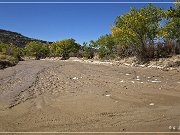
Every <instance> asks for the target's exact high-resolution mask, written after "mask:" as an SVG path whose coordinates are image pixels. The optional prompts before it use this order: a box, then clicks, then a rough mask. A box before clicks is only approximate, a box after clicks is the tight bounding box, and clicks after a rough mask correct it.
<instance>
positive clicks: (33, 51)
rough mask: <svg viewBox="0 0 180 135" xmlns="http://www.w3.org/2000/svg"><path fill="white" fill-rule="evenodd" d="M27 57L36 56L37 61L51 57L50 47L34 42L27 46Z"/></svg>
mask: <svg viewBox="0 0 180 135" xmlns="http://www.w3.org/2000/svg"><path fill="white" fill-rule="evenodd" d="M25 51H26V55H28V56H34V57H35V58H36V59H37V60H39V59H40V58H45V57H46V56H48V55H49V47H48V45H46V44H43V43H41V42H38V41H33V42H30V43H28V44H27V45H26V46H25Z"/></svg>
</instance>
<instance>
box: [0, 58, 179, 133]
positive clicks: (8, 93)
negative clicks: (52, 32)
mask: <svg viewBox="0 0 180 135" xmlns="http://www.w3.org/2000/svg"><path fill="white" fill-rule="evenodd" d="M169 126H172V127H173V126H176V129H175V130H170V129H169ZM179 126H180V73H179V71H177V70H172V71H161V70H158V69H147V68H140V67H127V66H122V65H120V66H116V65H113V64H111V63H102V64H101V63H98V62H95V63H94V62H93V64H92V63H91V62H82V61H74V60H67V61H60V60H27V61H22V62H20V63H19V64H17V65H16V66H14V67H10V68H6V69H4V70H0V131H1V132H54V131H57V132H148V131H149V132H171V131H175V132H178V131H180V130H178V129H177V128H178V127H179Z"/></svg>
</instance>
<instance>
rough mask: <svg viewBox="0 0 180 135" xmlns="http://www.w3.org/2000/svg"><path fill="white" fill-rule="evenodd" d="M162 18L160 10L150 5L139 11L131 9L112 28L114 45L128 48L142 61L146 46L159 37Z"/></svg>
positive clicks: (117, 19) (118, 18)
mask: <svg viewBox="0 0 180 135" xmlns="http://www.w3.org/2000/svg"><path fill="white" fill-rule="evenodd" d="M162 16H163V12H162V9H161V8H157V7H155V6H153V5H151V4H149V5H148V6H146V7H143V8H141V9H135V8H131V10H130V12H129V13H127V14H125V15H122V16H118V17H117V18H116V21H115V26H114V27H113V28H112V35H113V37H114V39H115V40H114V41H115V43H116V44H117V45H120V46H122V47H127V46H128V47H130V48H131V49H132V50H133V51H132V52H133V53H134V54H135V55H136V56H138V58H140V59H142V58H143V57H145V56H146V52H145V47H146V44H149V43H153V42H154V40H155V39H156V38H158V37H159V31H160V29H161V25H160V21H161V20H162Z"/></svg>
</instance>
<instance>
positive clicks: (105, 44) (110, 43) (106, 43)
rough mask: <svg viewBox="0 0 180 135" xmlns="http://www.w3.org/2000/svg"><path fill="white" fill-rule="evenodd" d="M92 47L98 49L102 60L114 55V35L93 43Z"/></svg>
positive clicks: (105, 36)
mask: <svg viewBox="0 0 180 135" xmlns="http://www.w3.org/2000/svg"><path fill="white" fill-rule="evenodd" d="M91 46H93V47H94V48H96V49H98V53H99V57H100V58H104V57H106V56H108V55H109V54H111V53H113V51H114V47H115V44H114V40H113V38H112V35H104V36H101V37H100V38H99V39H98V40H96V41H91Z"/></svg>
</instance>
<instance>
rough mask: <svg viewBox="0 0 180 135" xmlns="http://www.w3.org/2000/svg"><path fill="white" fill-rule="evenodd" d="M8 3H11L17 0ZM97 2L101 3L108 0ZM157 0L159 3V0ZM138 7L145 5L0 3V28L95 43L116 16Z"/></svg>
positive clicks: (44, 38)
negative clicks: (93, 41)
mask: <svg viewBox="0 0 180 135" xmlns="http://www.w3.org/2000/svg"><path fill="white" fill-rule="evenodd" d="M2 1H3V0H0V2H2ZM4 1H5V0H4ZM8 1H12V2H13V1H17V0H8ZM18 1H22V0H18ZM31 1H33V0H31ZM34 1H35V0H34ZM38 1H47V0H38ZM53 1H60V0H53ZM69 1H75V0H69ZM78 1H83V0H78ZM84 1H85V0H84ZM91 1H95V0H91ZM98 1H99V2H102V1H110V0H98ZM116 1H118V0H116ZM124 1H125V0H124ZM129 1H130V0H129ZM131 1H133V0H131ZM139 1H142V0H139ZM144 1H145V0H144ZM146 1H147V0H146ZM157 1H158V0H157ZM160 1H161V2H162V1H163V0H160ZM164 1H168V0H164ZM169 1H170V0H169ZM6 2H7V0H6ZM133 2H134V1H133ZM155 5H156V6H159V7H162V8H164V9H168V8H169V7H170V6H173V4H155ZM142 6H145V4H135V3H134V4H2V3H1V4H0V18H1V20H0V29H6V30H11V31H15V32H18V33H21V34H23V35H25V36H28V37H32V38H37V39H42V40H47V41H57V40H62V39H67V38H74V39H76V41H77V42H78V43H82V42H84V41H85V42H88V41H90V40H96V39H97V38H98V37H99V36H101V35H104V34H108V33H110V28H111V26H112V25H113V23H114V20H115V18H116V17H117V16H119V15H121V14H125V13H127V12H128V11H129V9H130V7H136V8H140V7H142Z"/></svg>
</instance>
